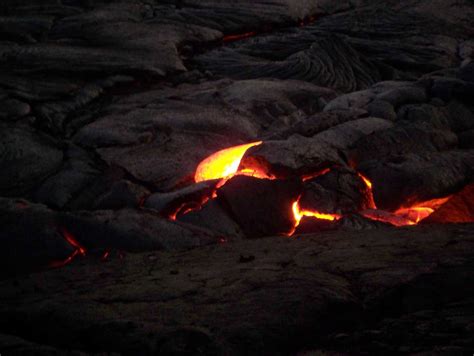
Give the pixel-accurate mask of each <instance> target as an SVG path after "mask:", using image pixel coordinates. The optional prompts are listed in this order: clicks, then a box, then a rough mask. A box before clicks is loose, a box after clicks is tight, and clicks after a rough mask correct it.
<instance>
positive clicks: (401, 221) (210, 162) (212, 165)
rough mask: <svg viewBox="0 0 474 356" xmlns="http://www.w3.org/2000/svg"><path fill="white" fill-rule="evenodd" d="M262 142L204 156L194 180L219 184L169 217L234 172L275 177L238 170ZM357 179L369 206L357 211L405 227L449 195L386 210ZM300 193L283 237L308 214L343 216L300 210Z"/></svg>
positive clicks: (327, 217) (330, 217) (181, 211)
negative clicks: (365, 191) (362, 187)
mask: <svg viewBox="0 0 474 356" xmlns="http://www.w3.org/2000/svg"><path fill="white" fill-rule="evenodd" d="M262 143H263V142H262V141H257V142H252V143H248V144H243V145H239V146H234V147H229V148H226V149H223V150H220V151H218V152H216V153H214V154H212V155H210V156H209V157H207V158H206V159H204V160H203V161H202V162H201V163H200V164H199V165H198V167H197V169H196V173H195V177H194V179H195V182H196V183H199V182H203V181H207V180H212V179H220V181H219V183H218V184H217V185H216V187H215V189H214V191H213V193H212V195H211V196H209V197H206V198H204V199H203V200H202V201H201V202H200V204H197V205H198V206H191V207H190V206H188V205H186V204H183V206H181V207H180V208H179V209H178V210H177V211H176V212H175V213H174V214H172V216H170V218H171V219H172V220H176V216H177V215H178V214H179V215H184V214H186V213H188V212H190V211H193V210H198V209H201V208H202V206H203V205H204V204H206V203H207V202H208V201H209V200H211V199H214V198H216V196H217V191H218V190H219V188H221V187H222V186H223V185H224V184H225V183H226V182H227V181H228V180H229V179H231V178H232V177H234V176H236V175H248V176H252V177H255V178H259V179H276V178H275V177H274V176H269V174H268V173H266V172H264V170H263V169H260V168H259V167H253V168H251V169H249V168H246V169H240V163H241V161H242V158H243V157H244V155H245V153H246V152H247V150H248V149H250V148H251V147H254V146H258V145H261V144H262ZM330 171H331V169H330V168H326V169H324V170H322V171H319V172H317V173H315V174H310V175H304V176H301V177H300V179H301V180H302V181H303V182H304V181H307V180H310V179H313V178H316V177H319V176H322V175H325V174H327V173H329V172H330ZM357 175H358V176H359V178H360V179H361V180H362V181H363V182H364V184H365V185H366V187H367V193H366V194H367V196H366V199H367V201H368V205H369V209H367V210H364V211H360V212H359V214H360V215H362V216H364V217H366V218H368V219H371V220H374V221H381V222H385V223H388V224H391V225H394V226H407V225H416V224H418V223H419V222H420V221H422V220H423V219H425V218H427V217H428V216H429V215H431V214H432V213H433V212H434V211H435V210H436V209H437V208H439V207H440V206H441V205H442V204H444V203H445V202H447V201H448V200H449V199H450V196H448V197H445V198H440V199H434V200H430V201H426V202H422V203H418V204H415V205H413V206H409V207H401V208H400V209H398V210H397V211H395V212H387V211H384V210H380V209H378V208H377V205H376V203H375V200H374V194H373V184H372V182H371V181H370V179H368V178H367V177H366V176H364V175H362V174H361V173H360V172H357ZM300 199H301V196H300V197H298V199H297V200H295V201H294V202H293V204H292V205H291V207H288V208H289V209H291V211H292V214H293V216H294V221H295V225H294V227H293V228H292V230H291V231H290V232H289V233H283V235H286V236H292V235H293V234H294V233H295V231H296V229H297V227H298V226H299V224H300V222H301V220H302V219H303V217H310V218H315V219H319V220H327V221H334V222H335V221H338V220H340V219H341V218H343V215H340V214H335V213H328V212H324V213H322V212H319V211H317V210H316V209H314V210H313V209H311V210H307V209H303V210H302V209H301V207H300V204H299V201H300Z"/></svg>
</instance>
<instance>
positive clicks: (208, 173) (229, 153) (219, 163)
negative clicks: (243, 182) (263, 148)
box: [194, 141, 263, 183]
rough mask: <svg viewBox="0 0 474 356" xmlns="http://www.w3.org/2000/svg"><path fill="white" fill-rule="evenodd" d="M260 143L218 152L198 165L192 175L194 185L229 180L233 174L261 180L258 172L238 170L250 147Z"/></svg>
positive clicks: (260, 142)
mask: <svg viewBox="0 0 474 356" xmlns="http://www.w3.org/2000/svg"><path fill="white" fill-rule="evenodd" d="M261 144H262V141H258V142H252V143H248V144H245V145H240V146H235V147H230V148H226V149H223V150H220V151H218V152H216V153H214V154H212V155H211V156H209V157H207V158H206V159H205V160H204V161H202V162H201V163H199V166H198V167H197V169H196V174H195V175H194V180H195V182H196V183H199V182H203V181H206V180H211V179H220V178H229V177H231V176H233V175H235V174H245V175H250V176H254V177H257V178H263V177H262V176H261V174H259V172H258V171H254V170H251V169H245V170H242V171H240V172H239V171H238V170H239V165H240V161H241V160H242V157H243V156H244V154H245V152H247V150H248V149H249V148H250V147H254V146H258V145H261Z"/></svg>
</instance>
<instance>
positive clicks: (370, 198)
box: [357, 172, 377, 209]
mask: <svg viewBox="0 0 474 356" xmlns="http://www.w3.org/2000/svg"><path fill="white" fill-rule="evenodd" d="M357 175H358V176H359V177H360V179H362V180H363V181H364V183H365V185H366V186H367V191H368V194H367V200H368V202H369V208H370V209H377V205H376V204H375V200H374V192H373V190H372V182H371V181H370V180H369V179H368V178H367V177H365V176H363V175H362V174H361V173H359V172H358V173H357Z"/></svg>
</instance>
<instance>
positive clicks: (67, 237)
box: [49, 228, 86, 268]
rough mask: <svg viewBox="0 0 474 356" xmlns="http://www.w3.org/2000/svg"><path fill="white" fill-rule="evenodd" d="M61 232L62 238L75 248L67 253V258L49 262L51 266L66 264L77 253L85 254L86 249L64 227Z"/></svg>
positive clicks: (56, 266)
mask: <svg viewBox="0 0 474 356" xmlns="http://www.w3.org/2000/svg"><path fill="white" fill-rule="evenodd" d="M61 234H62V235H63V237H64V239H65V240H66V241H67V242H68V243H69V244H70V245H71V246H72V247H74V248H75V250H74V252H73V253H72V254H71V255H69V256H68V257H67V258H65V259H64V260H61V261H53V262H51V263H50V264H49V266H50V267H51V268H58V267H62V266H65V265H67V264H68V263H69V262H71V261H72V260H73V259H74V257H76V256H77V255H81V256H85V255H86V249H85V248H84V247H83V246H82V245H81V244H80V243H79V242H78V241H77V240H76V238H75V237H74V236H73V235H72V234H71V233H70V232H69V231H68V230H66V229H64V228H63V229H61Z"/></svg>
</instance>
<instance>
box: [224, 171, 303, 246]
mask: <svg viewBox="0 0 474 356" xmlns="http://www.w3.org/2000/svg"><path fill="white" fill-rule="evenodd" d="M301 189H302V187H301V182H299V181H298V180H269V179H256V178H252V177H246V176H237V177H234V178H232V179H230V180H229V181H228V182H227V183H226V184H225V185H224V186H223V187H222V188H220V189H219V190H218V191H217V201H218V202H219V203H221V204H222V205H223V206H224V207H226V208H227V209H228V211H229V214H230V216H231V217H232V218H233V219H235V221H236V222H237V223H238V224H239V225H240V227H241V228H242V230H243V231H244V233H245V235H246V236H247V237H248V238H256V237H262V236H271V235H276V234H280V235H284V234H287V233H289V232H290V231H291V230H292V228H293V227H294V225H295V218H294V216H293V213H292V210H291V209H292V205H293V203H294V202H295V201H296V200H297V199H298V197H299V195H300V194H301Z"/></svg>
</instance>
